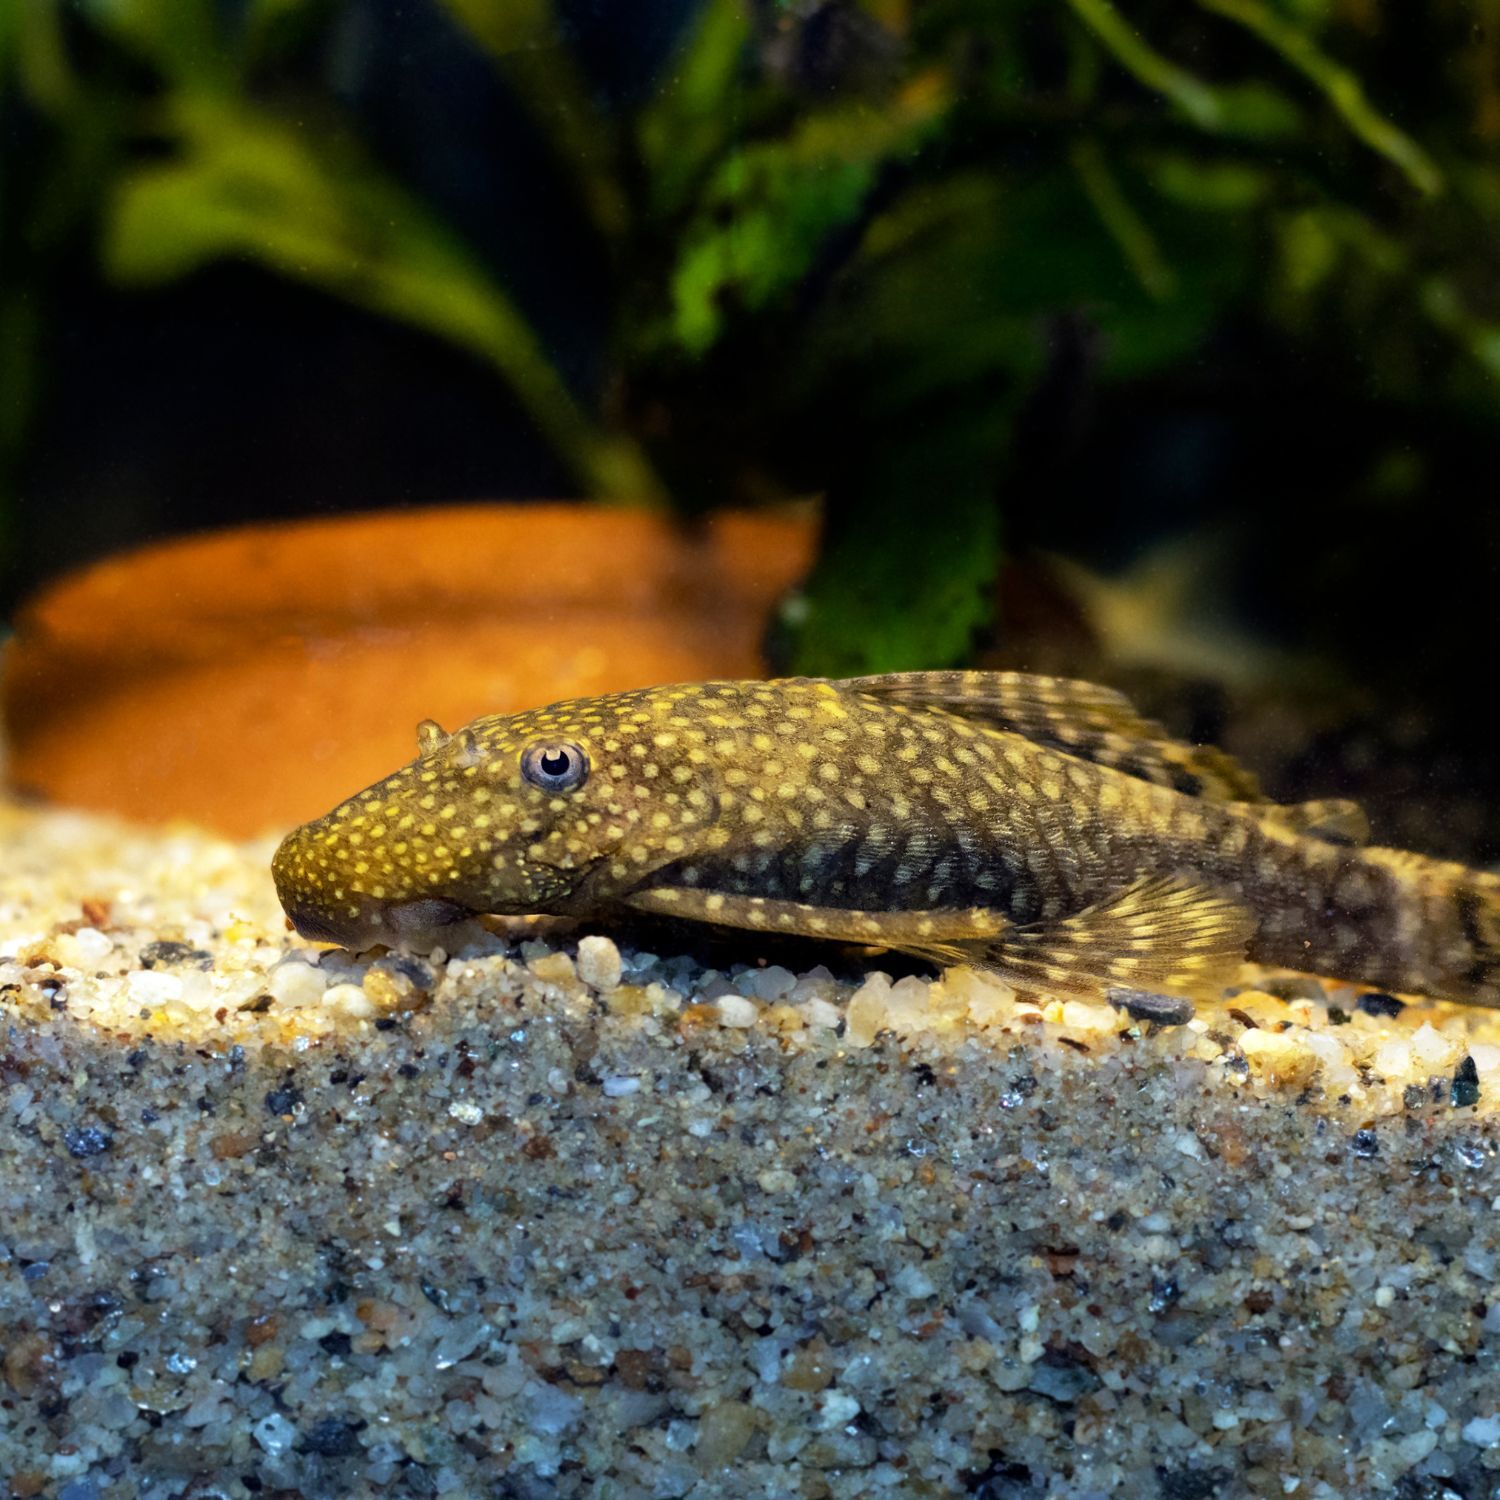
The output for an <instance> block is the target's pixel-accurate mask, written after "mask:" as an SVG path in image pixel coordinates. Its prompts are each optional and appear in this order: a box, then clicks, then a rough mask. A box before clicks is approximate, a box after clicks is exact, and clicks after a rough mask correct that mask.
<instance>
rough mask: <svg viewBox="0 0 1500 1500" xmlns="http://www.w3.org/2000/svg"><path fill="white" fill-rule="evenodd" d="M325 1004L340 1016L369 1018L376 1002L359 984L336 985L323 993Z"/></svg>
mask: <svg viewBox="0 0 1500 1500" xmlns="http://www.w3.org/2000/svg"><path fill="white" fill-rule="evenodd" d="M323 1004H324V1005H325V1006H327V1007H328V1009H329V1010H333V1011H337V1012H338V1013H339V1014H340V1015H345V1016H356V1017H369V1016H373V1015H374V1014H375V1002H374V1001H373V1000H371V999H370V997H369V996H368V995H367V994H365V992H364V991H363V990H362V989H361V988H360V987H359V986H358V985H357V984H336V985H333V986H332V987H331V988H329V989H327V990H325V991H324V993H323Z"/></svg>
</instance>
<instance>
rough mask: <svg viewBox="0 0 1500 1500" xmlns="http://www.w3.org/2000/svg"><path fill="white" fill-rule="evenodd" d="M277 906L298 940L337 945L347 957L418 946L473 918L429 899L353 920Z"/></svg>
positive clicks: (376, 909)
mask: <svg viewBox="0 0 1500 1500" xmlns="http://www.w3.org/2000/svg"><path fill="white" fill-rule="evenodd" d="M281 904H282V907H283V909H284V910H285V912H286V914H287V917H288V918H289V919H290V921H291V924H292V926H293V927H295V928H296V929H297V932H298V934H299V936H301V937H304V938H307V939H308V940H309V941H311V942H315V943H337V944H338V945H339V947H341V948H347V949H348V950H349V951H350V952H351V953H362V952H364V951H365V950H366V949H367V948H373V947H375V946H376V945H377V944H384V945H385V946H386V947H388V948H394V947H397V946H403V945H406V944H409V943H417V944H420V943H421V941H422V940H423V939H424V938H430V937H433V936H435V934H436V933H437V931H438V930H439V929H440V928H443V927H450V926H452V924H453V923H455V922H462V921H463V920H464V919H465V918H466V917H472V916H473V915H474V912H473V910H472V909H471V908H470V907H467V906H460V905H459V904H458V903H457V902H456V901H443V900H439V899H436V898H434V897H430V896H423V897H418V898H416V899H414V900H411V901H394V902H388V903H387V902H382V903H381V904H380V905H378V906H375V905H371V906H369V907H367V908H366V909H365V910H363V911H361V912H359V913H358V914H357V915H353V916H346V915H344V914H341V913H340V914H335V913H333V912H330V911H328V910H327V909H326V908H323V907H317V906H311V905H303V904H302V903H300V902H298V901H296V900H295V899H292V900H287V899H286V898H283V900H282V903H281Z"/></svg>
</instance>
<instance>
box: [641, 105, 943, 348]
mask: <svg viewBox="0 0 1500 1500" xmlns="http://www.w3.org/2000/svg"><path fill="white" fill-rule="evenodd" d="M947 103H948V98H947V94H946V91H945V90H944V89H943V88H942V87H941V86H940V85H938V84H937V83H936V81H935V80H931V81H925V82H924V83H922V84H921V85H919V86H918V87H914V88H911V89H909V90H908V91H907V92H906V93H905V94H904V95H903V97H901V98H900V99H898V100H896V101H893V102H892V104H891V105H890V106H889V107H888V108H886V109H883V110H876V109H874V108H872V107H870V106H868V105H863V104H861V105H855V106H841V107H836V108H833V109H829V110H827V111H824V112H823V113H820V114H813V115H809V116H807V117H805V118H804V119H803V120H801V121H800V122H799V123H798V125H797V127H796V128H795V129H794V130H792V131H791V132H790V133H789V134H788V135H786V136H785V137H783V138H781V139H778V140H775V141H767V142H761V143H757V144H755V145H751V146H746V147H744V148H742V149H737V150H735V151H733V152H732V153H731V154H730V155H729V156H728V158H727V159H726V160H725V161H724V163H723V165H722V166H721V167H720V168H719V170H718V172H717V173H716V175H715V177H714V180H713V181H712V183H711V184H710V185H709V188H708V191H707V192H706V193H705V195H704V199H703V202H702V203H701V204H700V205H699V210H698V214H697V216H696V219H695V221H694V222H693V224H691V225H690V226H689V227H688V228H687V230H686V231H685V233H684V234H683V236H682V240H681V248H680V251H679V257H678V261H677V265H676V268H675V270H674V271H673V275H672V287H671V295H672V314H671V322H670V328H671V332H672V335H673V337H674V338H675V341H676V343H677V344H678V345H679V346H680V347H681V348H682V349H683V350H685V351H686V352H687V353H688V354H689V355H701V354H702V353H703V352H704V351H705V350H706V349H707V348H708V347H709V346H710V345H711V344H713V343H714V341H715V340H716V339H717V338H718V337H719V335H720V333H721V332H722V331H723V329H724V326H725V323H726V313H727V309H728V308H729V307H730V306H731V305H732V306H734V307H735V308H737V309H740V310H743V311H746V312H755V311H757V310H759V309H761V308H764V307H766V306H768V305H769V304H770V303H771V302H772V301H774V300H775V299H776V298H777V297H779V296H780V295H781V294H782V293H784V292H785V291H786V290H787V289H788V288H789V287H791V286H792V285H794V284H795V283H796V282H797V281H799V280H800V279H801V278H802V277H803V276H805V275H806V273H807V272H808V270H809V269H810V267H811V266H812V264H813V262H814V261H815V259H816V258H817V256H818V255H819V253H820V251H821V250H822V249H823V248H824V246H825V245H826V244H827V242H828V240H829V237H830V236H831V235H833V234H834V233H835V232H837V231H839V230H841V229H843V228H845V227H846V226H848V225H850V224H851V223H853V222H854V221H855V219H856V218H857V217H858V216H859V213H860V211H861V209H862V208H863V206H864V204H865V202H866V200H867V199H868V197H869V195H870V192H871V190H872V188H873V187H874V185H875V182H876V179H877V176H878V174H879V172H880V170H881V169H882V167H884V166H885V165H886V164H887V163H889V162H892V161H897V160H902V159H909V158H910V157H911V155H912V154H913V153H914V152H915V151H916V150H917V149H918V148H919V147H920V145H921V144H922V142H923V140H925V139H926V138H927V137H928V136H929V135H930V133H931V132H932V131H933V130H934V128H935V127H936V126H937V124H938V122H939V121H940V120H941V118H942V115H943V111H944V110H945V109H946V107H947Z"/></svg>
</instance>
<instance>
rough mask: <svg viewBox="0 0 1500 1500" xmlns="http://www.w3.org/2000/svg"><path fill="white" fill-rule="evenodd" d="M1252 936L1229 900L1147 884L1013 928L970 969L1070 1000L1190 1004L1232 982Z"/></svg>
mask: <svg viewBox="0 0 1500 1500" xmlns="http://www.w3.org/2000/svg"><path fill="white" fill-rule="evenodd" d="M1254 930H1255V921H1254V918H1253V917H1252V916H1251V915H1250V913H1249V912H1248V911H1246V910H1245V908H1244V907H1243V906H1241V905H1240V904H1239V903H1238V902H1237V901H1235V900H1234V899H1233V898H1232V897H1230V896H1227V895H1225V894H1224V893H1223V892H1221V891H1217V890H1213V889H1211V888H1209V887H1206V886H1202V885H1198V884H1195V883H1193V882H1192V881H1190V880H1188V879H1185V878H1180V877H1178V876H1174V875H1165V876H1149V877H1147V878H1145V879H1142V880H1138V881H1136V882H1135V883H1134V884H1133V885H1129V886H1126V888H1125V889H1124V890H1123V891H1120V892H1119V893H1118V894H1116V895H1114V896H1111V897H1110V898H1109V899H1108V900H1106V901H1101V902H1099V903H1098V904H1097V905H1095V906H1090V907H1086V908H1085V909H1084V910H1083V911H1080V912H1077V913H1075V914H1074V915H1073V916H1071V917H1064V918H1062V919H1060V920H1058V921H1055V922H1040V923H1035V924H1031V925H1028V926H1026V927H1019V928H1016V929H1015V930H1014V931H1013V932H1012V933H1011V934H1010V935H1009V936H1008V937H1006V938H1005V939H1004V940H1003V941H1001V942H999V943H998V944H994V945H991V946H986V947H984V948H983V949H981V950H980V951H979V952H977V953H975V952H972V950H971V954H970V961H971V962H978V963H980V964H982V965H983V966H985V967H987V968H990V969H993V970H995V971H996V972H998V973H1000V974H1001V975H1003V976H1004V977H1006V978H1009V979H1012V980H1014V981H1015V982H1016V983H1018V984H1021V985H1024V986H1029V987H1035V988H1039V989H1047V990H1055V991H1064V992H1067V993H1072V994H1088V995H1093V994H1096V993H1097V992H1098V991H1099V990H1101V989H1103V988H1108V987H1110V986H1116V985H1118V986H1123V987H1125V988H1128V989H1132V990H1146V991H1150V992H1151V993H1154V994H1166V995H1183V996H1188V997H1193V996H1199V995H1203V994H1206V993H1211V992H1213V991H1215V990H1219V989H1222V988H1224V986H1225V985H1227V984H1230V983H1232V982H1233V980H1234V978H1235V976H1236V974H1237V973H1238V971H1239V966H1240V964H1241V963H1242V962H1243V961H1244V958H1245V951H1246V948H1247V946H1248V944H1249V942H1250V937H1251V934H1252V933H1253V932H1254Z"/></svg>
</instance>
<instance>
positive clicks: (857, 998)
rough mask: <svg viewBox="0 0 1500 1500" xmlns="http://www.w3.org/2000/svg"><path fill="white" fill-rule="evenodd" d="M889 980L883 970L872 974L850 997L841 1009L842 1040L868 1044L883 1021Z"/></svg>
mask: <svg viewBox="0 0 1500 1500" xmlns="http://www.w3.org/2000/svg"><path fill="white" fill-rule="evenodd" d="M890 999H891V981H890V979H889V978H888V977H887V976H886V975H884V974H872V975H870V977H869V978H868V979H867V980H865V982H864V983H863V984H862V985H860V987H859V988H858V989H857V990H855V992H854V994H853V995H852V996H851V997H850V1000H849V1008H848V1010H847V1011H846V1012H845V1013H844V1040H845V1041H846V1042H848V1044H849V1045H850V1046H851V1047H868V1046H869V1045H870V1044H871V1043H872V1042H873V1041H874V1040H875V1038H876V1037H877V1036H879V1035H880V1029H881V1027H882V1026H884V1025H886V1024H887V1021H886V1017H887V1015H888V1014H889V1010H890Z"/></svg>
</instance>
